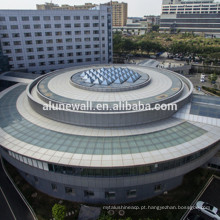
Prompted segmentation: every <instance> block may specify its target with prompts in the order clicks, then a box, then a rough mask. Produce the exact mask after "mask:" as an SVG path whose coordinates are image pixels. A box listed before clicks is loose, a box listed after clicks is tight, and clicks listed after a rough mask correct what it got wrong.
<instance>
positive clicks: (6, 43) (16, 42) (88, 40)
mask: <svg viewBox="0 0 220 220" xmlns="http://www.w3.org/2000/svg"><path fill="white" fill-rule="evenodd" d="M101 40H102V41H105V37H102V38H101ZM64 41H65V42H66V43H71V42H76V43H79V42H83V41H84V42H90V41H93V42H95V41H100V38H99V37H93V38H92V39H91V38H90V37H86V38H84V39H83V38H75V39H73V38H66V39H63V38H58V39H54V40H53V39H47V40H45V41H43V40H35V41H33V40H26V41H25V42H24V43H25V44H26V45H33V44H44V43H46V44H52V43H64ZM22 43H23V42H22V41H13V43H12V42H10V41H3V42H2V45H3V46H11V45H15V46H17V45H22Z"/></svg>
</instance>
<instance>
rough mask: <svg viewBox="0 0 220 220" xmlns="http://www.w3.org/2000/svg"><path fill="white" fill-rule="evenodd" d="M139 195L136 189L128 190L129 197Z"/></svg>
mask: <svg viewBox="0 0 220 220" xmlns="http://www.w3.org/2000/svg"><path fill="white" fill-rule="evenodd" d="M136 196H137V191H136V189H132V190H128V191H127V197H128V198H135V197H136Z"/></svg>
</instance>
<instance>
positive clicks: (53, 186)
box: [51, 183, 57, 192]
mask: <svg viewBox="0 0 220 220" xmlns="http://www.w3.org/2000/svg"><path fill="white" fill-rule="evenodd" d="M51 188H52V190H53V191H55V192H56V191H57V185H56V184H55V183H51Z"/></svg>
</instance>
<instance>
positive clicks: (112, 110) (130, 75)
mask: <svg viewBox="0 0 220 220" xmlns="http://www.w3.org/2000/svg"><path fill="white" fill-rule="evenodd" d="M191 93H192V84H191V83H190V81H189V80H187V79H186V78H185V77H182V76H178V75H177V74H175V73H173V72H170V71H167V70H163V69H153V68H146V67H141V66H135V65H128V66H123V67H121V65H114V66H112V65H106V66H101V65H100V66H88V67H75V68H69V69H64V70H58V71H55V72H52V73H49V74H47V75H44V76H42V77H39V78H38V79H36V80H35V81H34V82H33V83H32V84H30V85H29V86H28V88H27V94H28V98H29V102H30V104H31V106H32V108H33V109H34V110H35V111H37V112H38V113H39V114H41V115H43V116H46V117H48V118H50V119H53V120H56V121H60V122H65V123H69V124H74V125H80V126H92V127H121V126H132V125H141V124H144V123H149V122H153V121H157V120H161V119H164V118H168V117H170V116H171V115H172V114H174V113H175V112H176V111H177V110H175V109H174V110H170V111H160V110H159V111H158V110H155V109H154V108H155V105H156V104H169V103H176V104H177V105H178V107H181V106H182V105H183V104H185V103H187V102H188V101H189V99H190V96H191ZM45 104H49V106H51V107H52V106H55V105H56V106H57V105H60V104H62V105H64V106H65V107H66V106H67V105H68V106H69V105H70V106H71V108H68V110H66V108H62V109H59V110H60V111H55V110H54V109H50V110H48V111H43V110H42V109H43V106H44V105H45ZM129 105H130V106H132V107H131V108H127V107H128V106H129ZM143 106H144V107H149V106H150V108H151V110H150V111H149V110H148V109H146V108H143Z"/></svg>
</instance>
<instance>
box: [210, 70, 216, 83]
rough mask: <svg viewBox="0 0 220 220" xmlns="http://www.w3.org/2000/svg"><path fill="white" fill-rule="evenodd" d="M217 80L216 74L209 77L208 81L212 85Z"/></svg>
mask: <svg viewBox="0 0 220 220" xmlns="http://www.w3.org/2000/svg"><path fill="white" fill-rule="evenodd" d="M217 79H218V76H217V75H216V73H214V74H211V75H209V81H210V83H211V84H212V83H213V84H215V82H216V80H217Z"/></svg>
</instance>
